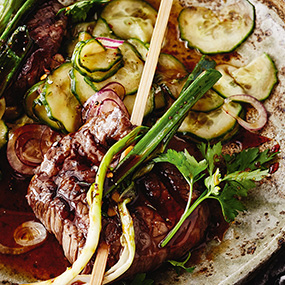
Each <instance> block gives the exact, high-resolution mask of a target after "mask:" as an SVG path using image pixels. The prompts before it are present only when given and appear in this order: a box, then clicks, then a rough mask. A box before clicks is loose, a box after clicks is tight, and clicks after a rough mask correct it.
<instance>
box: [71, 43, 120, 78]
mask: <svg viewBox="0 0 285 285" xmlns="http://www.w3.org/2000/svg"><path fill="white" fill-rule="evenodd" d="M84 45H85V42H83V41H82V42H79V43H78V44H77V45H76V47H75V49H74V52H73V54H72V57H71V61H72V62H73V66H74V68H76V69H77V70H78V71H79V72H80V73H81V74H82V75H84V76H87V77H88V78H89V79H90V80H91V81H94V82H100V81H103V80H106V79H107V78H109V77H111V76H112V75H113V74H114V73H116V72H117V71H118V69H120V68H121V67H122V65H123V64H124V63H123V60H122V58H121V52H120V50H119V49H106V50H111V51H112V52H113V53H115V54H118V56H120V60H118V61H117V62H115V63H114V64H110V68H109V69H108V70H106V71H101V70H96V71H94V72H90V70H88V68H85V67H84V66H82V64H81V62H80V50H81V48H82V46H84ZM96 59H98V57H96ZM98 64H99V66H103V65H104V64H105V66H107V65H108V56H107V52H106V51H105V52H104V53H103V54H102V55H101V57H100V58H99V62H98ZM94 66H96V64H95V62H94Z"/></svg>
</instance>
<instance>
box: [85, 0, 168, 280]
mask: <svg viewBox="0 0 285 285" xmlns="http://www.w3.org/2000/svg"><path fill="white" fill-rule="evenodd" d="M172 2H173V0H161V2H160V6H159V10H158V14H157V19H156V23H155V27H154V30H153V33H152V37H151V41H150V46H149V51H148V54H147V58H146V62H145V65H144V69H143V73H142V77H141V80H140V84H139V88H138V92H137V95H136V100H135V103H134V108H133V112H132V116H131V123H132V124H133V125H141V124H142V121H143V115H144V110H145V106H146V102H147V97H148V94H149V91H150V88H151V85H152V81H153V77H154V73H155V69H156V66H157V62H158V57H159V54H160V50H161V47H162V41H163V38H164V34H165V30H166V27H167V23H168V19H169V15H170V11H171V7H172ZM108 253H109V248H108V246H107V245H106V244H105V246H103V247H102V246H100V247H99V249H98V253H97V256H96V260H95V263H94V266H93V270H92V275H91V281H90V284H91V285H101V284H102V282H103V279H104V273H105V268H106V264H107V259H108Z"/></svg>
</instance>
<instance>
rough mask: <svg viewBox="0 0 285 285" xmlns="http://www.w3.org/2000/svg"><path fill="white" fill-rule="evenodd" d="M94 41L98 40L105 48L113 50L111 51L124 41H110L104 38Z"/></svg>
mask: <svg viewBox="0 0 285 285" xmlns="http://www.w3.org/2000/svg"><path fill="white" fill-rule="evenodd" d="M96 40H98V41H99V42H100V43H101V44H102V45H103V46H104V47H105V48H113V49H116V48H118V47H119V46H120V45H122V44H123V43H124V40H118V39H110V38H106V37H97V38H96Z"/></svg>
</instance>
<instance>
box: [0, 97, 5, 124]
mask: <svg viewBox="0 0 285 285" xmlns="http://www.w3.org/2000/svg"><path fill="white" fill-rule="evenodd" d="M5 111H6V99H5V97H2V98H1V99H0V119H1V118H2V117H3V115H4V114H5Z"/></svg>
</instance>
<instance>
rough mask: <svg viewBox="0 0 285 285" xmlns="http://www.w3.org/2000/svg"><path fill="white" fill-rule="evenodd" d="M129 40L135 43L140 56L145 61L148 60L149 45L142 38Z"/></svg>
mask: <svg viewBox="0 0 285 285" xmlns="http://www.w3.org/2000/svg"><path fill="white" fill-rule="evenodd" d="M128 42H129V43H130V44H131V45H133V46H134V47H135V48H136V50H137V51H138V53H139V55H140V57H141V58H142V60H143V61H146V55H147V53H148V47H147V46H146V45H145V43H143V42H142V41H141V40H138V39H134V38H133V39H128Z"/></svg>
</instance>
